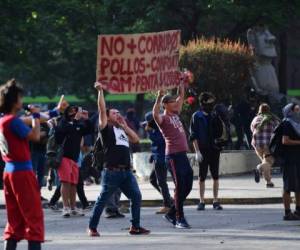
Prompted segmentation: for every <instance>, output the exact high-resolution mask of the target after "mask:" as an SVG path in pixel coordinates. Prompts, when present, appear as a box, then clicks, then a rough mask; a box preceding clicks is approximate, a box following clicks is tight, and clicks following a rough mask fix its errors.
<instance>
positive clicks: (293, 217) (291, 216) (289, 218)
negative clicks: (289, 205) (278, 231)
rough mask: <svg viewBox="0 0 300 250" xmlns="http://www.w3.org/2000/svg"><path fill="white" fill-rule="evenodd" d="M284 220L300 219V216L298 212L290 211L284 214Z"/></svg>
mask: <svg viewBox="0 0 300 250" xmlns="http://www.w3.org/2000/svg"><path fill="white" fill-rule="evenodd" d="M283 220H300V216H299V215H297V214H296V213H288V214H286V215H284V216H283Z"/></svg>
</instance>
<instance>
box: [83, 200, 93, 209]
mask: <svg viewBox="0 0 300 250" xmlns="http://www.w3.org/2000/svg"><path fill="white" fill-rule="evenodd" d="M93 207H94V205H93V203H91V202H89V203H88V204H87V205H86V206H83V207H82V210H85V211H89V210H91V209H92V208H93Z"/></svg>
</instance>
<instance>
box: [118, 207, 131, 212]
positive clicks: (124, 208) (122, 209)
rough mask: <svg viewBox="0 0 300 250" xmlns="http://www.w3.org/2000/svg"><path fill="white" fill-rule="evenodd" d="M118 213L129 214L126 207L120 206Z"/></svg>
mask: <svg viewBox="0 0 300 250" xmlns="http://www.w3.org/2000/svg"><path fill="white" fill-rule="evenodd" d="M119 211H120V212H121V213H123V214H128V213H130V210H129V208H128V207H126V206H121V207H120V209H119Z"/></svg>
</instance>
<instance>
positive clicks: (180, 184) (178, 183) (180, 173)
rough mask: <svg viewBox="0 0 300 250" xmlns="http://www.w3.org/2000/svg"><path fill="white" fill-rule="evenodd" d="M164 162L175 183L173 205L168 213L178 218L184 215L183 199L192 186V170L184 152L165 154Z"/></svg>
mask: <svg viewBox="0 0 300 250" xmlns="http://www.w3.org/2000/svg"><path fill="white" fill-rule="evenodd" d="M166 163H167V167H168V169H169V170H170V172H171V174H172V177H173V180H174V183H175V193H174V205H173V206H172V207H171V209H170V211H169V214H170V215H175V214H176V218H177V219H180V218H183V217H184V212H183V204H184V201H185V200H186V197H187V196H188V195H189V193H190V192H191V190H192V187H193V170H192V168H191V165H190V163H189V160H188V158H187V155H186V153H185V152H181V153H175V154H171V155H167V156H166Z"/></svg>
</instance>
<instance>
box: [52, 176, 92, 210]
mask: <svg viewBox="0 0 300 250" xmlns="http://www.w3.org/2000/svg"><path fill="white" fill-rule="evenodd" d="M76 188H77V195H78V198H79V200H80V203H81V206H82V208H85V207H87V206H88V205H89V202H88V200H87V198H86V196H85V192H84V185H83V180H82V177H81V175H80V174H79V180H78V184H77V186H76ZM60 189H61V184H59V185H57V186H56V189H55V191H54V194H53V195H52V197H51V199H50V202H49V203H50V205H54V204H56V203H57V202H58V200H59V198H60V196H61V193H60Z"/></svg>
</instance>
